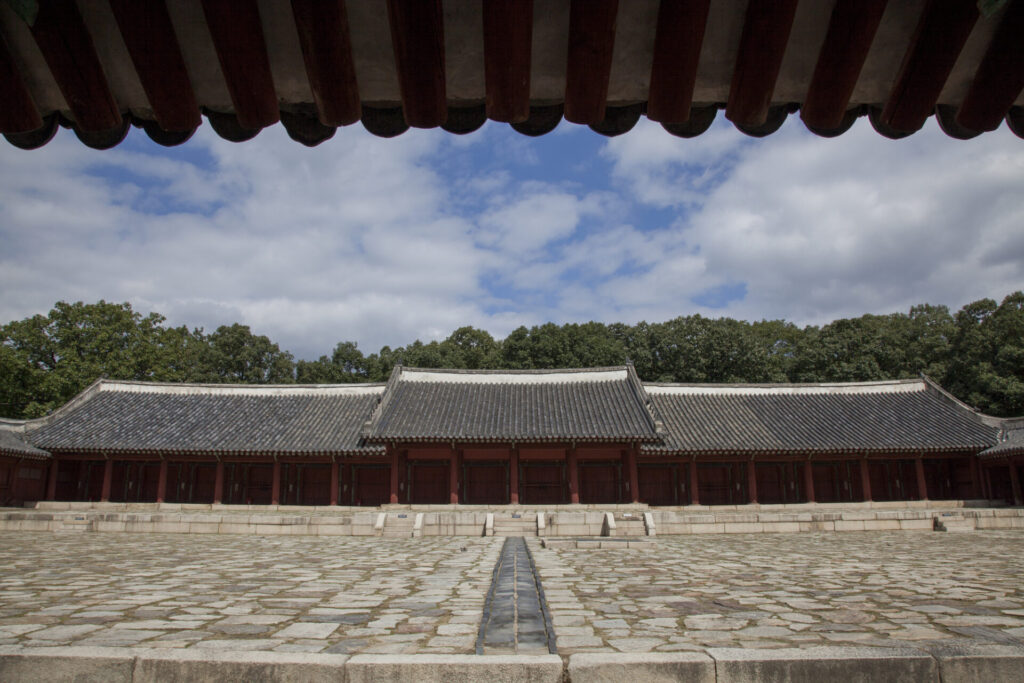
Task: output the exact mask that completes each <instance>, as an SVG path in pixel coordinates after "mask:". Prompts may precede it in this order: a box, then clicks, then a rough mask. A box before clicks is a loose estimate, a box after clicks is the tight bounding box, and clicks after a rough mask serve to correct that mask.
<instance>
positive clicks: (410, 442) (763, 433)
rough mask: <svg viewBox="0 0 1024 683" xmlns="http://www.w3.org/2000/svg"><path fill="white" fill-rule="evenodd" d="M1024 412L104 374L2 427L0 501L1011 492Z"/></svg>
mask: <svg viewBox="0 0 1024 683" xmlns="http://www.w3.org/2000/svg"><path fill="white" fill-rule="evenodd" d="M1020 423H1021V421H1020V420H999V419H996V418H991V417H988V416H985V415H981V414H979V413H977V412H975V411H973V410H971V409H970V408H968V407H967V406H965V405H964V404H962V403H960V402H959V401H957V400H956V399H955V398H953V397H952V396H950V395H949V394H947V393H946V392H944V391H943V390H942V389H941V388H939V387H938V386H936V385H934V384H933V383H932V382H930V381H929V380H927V379H926V378H922V379H917V380H898V381H888V382H869V383H853V384H815V385H679V384H657V383H642V382H640V380H639V379H638V377H637V376H636V373H635V371H634V369H633V367H632V366H622V367H613V368H597V369H582V370H553V371H547V370H530V371H491V370H487V371H468V370H433V369H415V368H404V367H401V366H398V367H396V368H395V370H394V372H393V373H392V376H391V378H390V379H389V381H388V382H387V383H386V384H366V385H351V384H350V385H316V386H266V385H186V384H156V383H145V382H123V381H111V380H100V381H98V382H96V383H95V384H93V385H92V386H90V387H89V388H88V389H86V390H85V391H84V392H82V394H80V395H79V396H78V397H76V398H75V399H74V400H72V401H71V402H69V403H68V404H67V405H65V406H63V407H62V408H60V409H58V410H57V411H55V412H54V413H53V414H52V415H50V416H48V417H46V418H41V419H38V420H28V421H10V420H8V421H2V422H0V504H5V505H20V504H23V503H25V502H28V501H35V500H60V501H111V502H164V503H186V504H188V503H195V504H199V503H202V504H216V503H219V504H226V505H344V506H378V505H384V504H414V505H425V504H464V505H509V504H512V505H514V504H519V505H524V506H543V505H560V504H576V503H579V504H617V503H646V504H649V505H655V506H684V505H743V504H753V503H758V504H782V503H810V502H821V503H824V502H829V503H833V502H835V503H842V502H858V501H871V500H873V501H890V500H921V499H932V500H947V499H958V500H962V499H987V500H991V501H997V502H1003V503H1006V504H1021V503H1022V500H1021V486H1020V482H1021V479H1022V477H1024V429H1022V427H1024V425H1022V424H1020Z"/></svg>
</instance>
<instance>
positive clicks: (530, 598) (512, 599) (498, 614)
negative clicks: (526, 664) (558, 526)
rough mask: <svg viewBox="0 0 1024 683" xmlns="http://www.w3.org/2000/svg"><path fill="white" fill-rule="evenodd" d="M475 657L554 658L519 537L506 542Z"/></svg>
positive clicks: (534, 580)
mask: <svg viewBox="0 0 1024 683" xmlns="http://www.w3.org/2000/svg"><path fill="white" fill-rule="evenodd" d="M476 651H477V654H484V653H508V652H514V653H519V652H523V653H530V654H537V653H547V652H550V653H552V654H555V653H556V652H557V649H556V647H555V634H554V630H553V629H552V628H551V620H550V617H548V614H547V607H546V605H545V604H544V594H543V591H542V590H540V588H539V586H538V577H537V573H536V569H535V567H534V564H533V561H532V558H531V557H530V551H529V549H528V548H527V547H526V543H525V542H524V541H523V539H522V538H521V537H512V538H506V539H505V543H504V544H503V545H502V548H501V556H500V557H499V559H498V563H497V565H495V567H494V579H493V581H492V583H491V589H490V591H489V592H488V594H487V604H486V606H485V607H484V613H483V616H482V619H481V621H480V635H479V637H478V639H477V643H476Z"/></svg>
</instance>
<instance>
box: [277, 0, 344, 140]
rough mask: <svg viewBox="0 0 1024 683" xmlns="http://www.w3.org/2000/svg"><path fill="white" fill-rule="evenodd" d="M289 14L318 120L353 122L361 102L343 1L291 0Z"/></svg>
mask: <svg viewBox="0 0 1024 683" xmlns="http://www.w3.org/2000/svg"><path fill="white" fill-rule="evenodd" d="M292 14H293V15H294V16H295V26H296V28H297V29H298V30H299V45H300V46H301V47H302V59H303V61H304V63H305V65H306V76H307V77H308V78H309V87H310V89H311V90H312V91H313V99H314V100H316V108H317V113H318V115H319V119H320V123H322V124H324V125H325V126H347V125H349V124H351V123H355V122H356V121H358V120H359V114H360V111H361V105H360V101H359V85H358V83H357V81H356V70H355V65H354V64H353V62H352V38H351V34H350V33H349V24H348V12H347V11H346V9H345V0H292Z"/></svg>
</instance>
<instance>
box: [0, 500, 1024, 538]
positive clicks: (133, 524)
mask: <svg viewBox="0 0 1024 683" xmlns="http://www.w3.org/2000/svg"><path fill="white" fill-rule="evenodd" d="M607 512H614V513H615V514H614V516H615V518H616V519H619V520H620V523H621V520H622V518H623V517H625V518H626V519H627V520H632V519H633V515H635V516H636V520H635V521H636V523H637V524H640V523H641V521H642V517H643V513H644V512H647V513H649V515H650V519H651V521H653V527H651V529H652V530H654V529H656V530H657V534H658V535H660V536H666V535H667V536H672V535H686V534H729V533H796V532H807V531H891V530H904V531H930V530H932V529H934V528H936V520H939V521H942V520H955V521H956V527H957V528H958V529H961V530H969V529H972V528H973V529H1007V528H1024V508H1000V507H974V506H973V505H972V502H970V501H969V502H966V503H965V502H964V501H948V502H947V501H943V502H941V503H937V502H929V501H913V502H909V503H903V504H901V505H899V506H897V505H894V504H891V503H885V504H880V503H856V504H851V505H848V506H837V505H818V504H805V505H775V506H768V505H765V506H756V505H750V506H723V507H715V508H710V507H707V506H689V507H685V508H647V507H646V506H609V507H608V508H604V507H599V506H585V507H584V506H575V507H567V506H552V507H551V508H543V509H542V508H534V509H523V508H510V507H496V508H486V507H472V508H453V507H451V506H447V507H445V506H423V507H416V508H415V509H413V508H409V507H408V506H403V507H394V508H390V507H385V508H383V509H367V508H342V507H296V506H292V507H287V506H273V507H269V506H263V507H257V506H243V505H237V506H229V505H213V506H211V505H166V504H155V503H154V504H134V505H133V504H124V503H53V502H46V503H39V504H38V505H37V507H36V508H32V509H24V510H22V509H11V510H4V511H0V530H18V531H108V532H151V533H187V534H257V535H307V536H381V535H384V536H394V535H397V534H405V533H408V534H409V535H413V531H412V527H413V524H412V520H413V519H414V518H418V517H419V516H420V515H421V514H422V520H421V523H418V526H417V527H416V531H415V535H416V536H483V535H486V534H487V528H486V523H487V516H488V514H492V515H493V521H494V527H493V528H495V529H501V530H504V531H503V532H502V533H504V534H505V535H525V536H537V535H542V536H607V535H612V536H615V535H625V532H622V533H619V532H618V531H616V529H615V528H612V529H609V527H608V525H607V524H606V521H605V520H606V513H607ZM382 514H383V515H384V516H385V517H384V526H383V528H382V527H381V526H380V524H379V521H380V515H382ZM538 514H543V516H544V525H543V527H542V528H541V526H540V525H538V520H537V516H538ZM634 526H636V525H634ZM949 526H952V525H949ZM502 533H499V534H498V535H502Z"/></svg>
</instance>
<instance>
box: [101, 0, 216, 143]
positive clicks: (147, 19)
mask: <svg viewBox="0 0 1024 683" xmlns="http://www.w3.org/2000/svg"><path fill="white" fill-rule="evenodd" d="M110 9H111V10H112V11H113V13H114V18H115V19H116V20H117V25H118V28H120V29H121V37H122V38H123V39H124V44H125V47H127V48H128V55H129V56H130V57H131V60H132V64H133V65H134V66H135V73H137V74H138V76H139V81H140V82H141V83H142V89H143V90H145V91H146V99H148V100H149V106H150V107H152V108H153V116H154V118H156V121H157V123H159V124H160V127H161V128H163V129H164V130H165V131H169V132H186V131H190V130H194V129H195V128H196V127H198V126H199V124H200V123H202V117H201V116H200V115H199V104H198V103H197V102H196V96H195V93H194V92H193V91H192V83H191V81H190V80H189V77H188V70H187V69H186V67H185V59H184V58H183V57H182V56H181V47H180V46H179V45H178V38H177V36H175V34H174V26H173V25H172V24H171V17H170V15H169V14H168V13H167V5H166V4H164V2H163V0H152V1H150V2H138V1H137V0H110Z"/></svg>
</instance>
